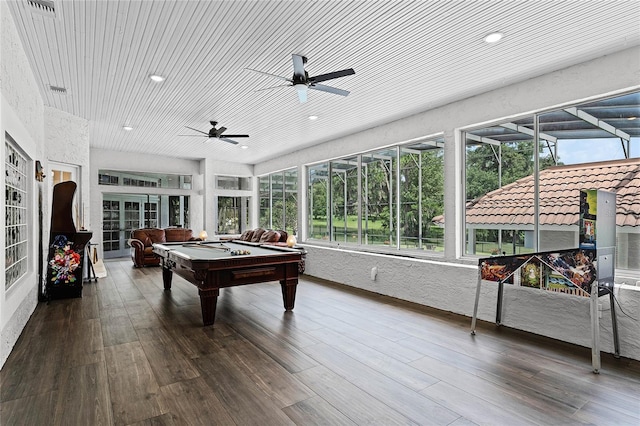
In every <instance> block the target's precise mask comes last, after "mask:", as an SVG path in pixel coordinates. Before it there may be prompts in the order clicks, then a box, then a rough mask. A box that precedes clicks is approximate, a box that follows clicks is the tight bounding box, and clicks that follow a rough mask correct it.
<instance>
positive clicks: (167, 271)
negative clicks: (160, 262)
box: [162, 266, 173, 291]
mask: <svg viewBox="0 0 640 426" xmlns="http://www.w3.org/2000/svg"><path fill="white" fill-rule="evenodd" d="M172 278H173V270H172V269H171V268H165V267H164V266H163V267H162V283H163V284H164V291H169V290H171V279H172Z"/></svg>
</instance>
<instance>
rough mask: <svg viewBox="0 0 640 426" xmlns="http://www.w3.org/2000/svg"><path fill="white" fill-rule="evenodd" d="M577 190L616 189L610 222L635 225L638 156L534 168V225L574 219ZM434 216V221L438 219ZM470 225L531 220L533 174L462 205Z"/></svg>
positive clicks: (639, 214) (639, 221)
mask: <svg viewBox="0 0 640 426" xmlns="http://www.w3.org/2000/svg"><path fill="white" fill-rule="evenodd" d="M580 189H602V190H605V191H610V192H615V193H616V207H617V208H616V210H617V214H616V224H617V225H618V226H640V158H631V159H627V160H614V161H603V162H599V163H586V164H572V165H569V166H556V167H551V168H548V169H546V170H543V171H541V172H540V224H541V225H573V224H577V223H578V220H579V216H578V214H579V212H578V210H579V191H580ZM443 220H444V218H443V217H442V216H439V217H437V218H434V222H436V223H437V222H438V221H443ZM466 221H467V223H468V224H470V225H533V176H527V177H524V178H522V179H520V180H517V181H515V182H513V183H511V184H509V185H505V186H504V187H502V188H500V189H497V190H495V191H492V192H489V193H488V194H486V195H484V196H483V197H481V198H479V199H478V200H475V201H472V202H470V203H469V204H468V206H467V218H466Z"/></svg>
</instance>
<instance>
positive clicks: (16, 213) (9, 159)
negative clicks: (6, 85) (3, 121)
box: [4, 133, 29, 289]
mask: <svg viewBox="0 0 640 426" xmlns="http://www.w3.org/2000/svg"><path fill="white" fill-rule="evenodd" d="M27 166H28V161H27V158H26V157H25V156H24V155H23V154H22V152H21V151H20V150H19V149H18V146H17V144H16V143H15V141H14V140H13V139H12V138H11V136H9V134H8V133H5V158H4V167H5V170H6V176H5V227H4V232H5V245H6V248H5V270H4V276H5V289H8V288H9V287H11V286H12V285H13V284H15V283H16V282H17V281H18V280H19V279H20V278H21V277H22V276H23V275H24V274H26V273H27V267H28V260H29V259H28V247H27V245H28V239H27V237H28V228H27V223H28V221H27V216H28V210H27V206H28V203H27V200H28V199H29V198H28V195H29V194H28V192H27V191H28V187H29V186H28V182H27V169H28V167H27Z"/></svg>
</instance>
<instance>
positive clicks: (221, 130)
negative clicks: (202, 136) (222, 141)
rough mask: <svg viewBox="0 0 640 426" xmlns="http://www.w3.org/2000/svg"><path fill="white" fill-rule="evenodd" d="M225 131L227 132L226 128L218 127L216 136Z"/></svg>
mask: <svg viewBox="0 0 640 426" xmlns="http://www.w3.org/2000/svg"><path fill="white" fill-rule="evenodd" d="M225 130H227V128H226V127H224V126H222V127H220V128H219V129H217V130H216V133H217V134H218V135H222V134H223V133H224V132H225Z"/></svg>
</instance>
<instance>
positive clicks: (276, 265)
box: [153, 241, 302, 326]
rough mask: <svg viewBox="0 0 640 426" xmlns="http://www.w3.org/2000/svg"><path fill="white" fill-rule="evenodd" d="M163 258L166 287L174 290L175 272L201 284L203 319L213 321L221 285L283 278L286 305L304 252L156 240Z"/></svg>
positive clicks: (207, 322) (289, 307) (289, 304)
mask: <svg viewBox="0 0 640 426" xmlns="http://www.w3.org/2000/svg"><path fill="white" fill-rule="evenodd" d="M153 252H154V253H155V254H156V255H157V256H158V257H159V258H160V259H161V264H162V280H163V283H164V290H165V291H170V290H171V280H172V278H173V272H175V273H177V274H178V275H180V276H181V277H182V278H184V279H186V280H187V281H189V282H190V283H192V284H194V285H195V286H196V287H198V293H199V295H200V306H201V308H202V321H203V323H204V325H205V326H207V325H213V322H214V319H215V315H216V304H217V301H218V295H219V294H220V289H221V288H224V287H233V286H238V285H245V284H255V283H262V282H267V281H280V285H281V287H282V298H283V301H284V309H285V310H287V311H290V310H292V309H293V305H294V302H295V298H296V287H297V285H298V263H299V262H300V260H301V257H302V253H301V252H300V251H299V250H295V249H290V248H286V247H274V246H265V245H260V244H255V243H253V244H252V243H245V242H236V241H234V242H207V241H202V242H185V243H163V244H153Z"/></svg>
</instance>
